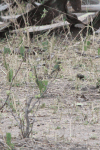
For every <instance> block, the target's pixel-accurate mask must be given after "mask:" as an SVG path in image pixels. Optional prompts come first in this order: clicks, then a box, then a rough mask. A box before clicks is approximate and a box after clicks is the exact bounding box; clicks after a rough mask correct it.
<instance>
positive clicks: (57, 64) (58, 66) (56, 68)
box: [51, 61, 61, 75]
mask: <svg viewBox="0 0 100 150" xmlns="http://www.w3.org/2000/svg"><path fill="white" fill-rule="evenodd" d="M60 65H61V62H60V61H58V62H56V64H55V65H54V67H53V70H52V72H51V75H52V74H53V73H54V72H56V71H60Z"/></svg>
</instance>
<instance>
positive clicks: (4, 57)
mask: <svg viewBox="0 0 100 150" xmlns="http://www.w3.org/2000/svg"><path fill="white" fill-rule="evenodd" d="M10 53H11V50H10V48H6V47H4V52H3V60H4V67H5V68H6V70H8V68H9V64H7V61H6V54H10Z"/></svg>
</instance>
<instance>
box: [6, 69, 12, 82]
mask: <svg viewBox="0 0 100 150" xmlns="http://www.w3.org/2000/svg"><path fill="white" fill-rule="evenodd" d="M7 79H8V81H9V82H12V79H13V69H10V70H9V71H8V74H7Z"/></svg>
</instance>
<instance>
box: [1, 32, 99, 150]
mask: <svg viewBox="0 0 100 150" xmlns="http://www.w3.org/2000/svg"><path fill="white" fill-rule="evenodd" d="M31 42H32V43H31V44H30V43H28V42H27V39H25V37H23V39H21V37H20V38H18V39H17V37H16V36H15V37H13V38H10V39H8V40H4V41H2V42H1V43H0V48H1V50H2V49H3V48H4V47H9V48H10V49H11V51H13V50H15V48H16V47H20V45H21V44H23V45H24V46H29V48H30V49H31V50H34V51H35V55H31V56H30V55H29V56H28V57H27V58H26V62H23V63H22V66H21V69H20V70H19V72H18V75H17V76H16V78H15V80H14V83H13V86H12V88H11V95H10V99H9V101H8V104H10V103H12V105H13V106H11V105H10V107H9V106H8V105H6V106H5V107H4V108H3V109H2V110H0V149H2V150H3V149H7V148H8V147H7V145H6V137H5V136H6V133H8V132H9V133H11V135H12V143H13V144H14V147H15V149H16V150H100V89H99V87H98V88H96V83H97V81H98V80H99V79H100V57H99V55H98V49H99V48H100V35H96V36H95V35H92V36H88V37H87V39H86V42H85V41H84V39H83V38H81V41H76V40H72V41H71V40H68V38H67V35H65V34H61V36H60V35H59V36H52V37H50V38H47V37H45V36H44V37H41V38H37V37H36V38H33V40H31ZM40 50H41V53H40ZM21 60H22V59H21V57H19V56H18V55H16V54H14V53H12V55H7V56H6V61H7V63H8V64H9V66H10V68H12V69H13V71H14V73H15V72H16V70H17V69H18V66H19V64H20V62H21ZM56 60H60V61H61V62H62V64H61V71H59V73H58V76H57V78H56V79H55V80H54V81H53V82H51V80H52V79H53V77H52V78H48V74H50V72H51V70H52V68H53V66H54V64H55V61H56ZM33 65H35V66H36V68H37V74H38V76H39V77H40V76H41V78H42V79H46V80H48V81H49V82H51V84H50V85H49V87H48V90H47V92H46V93H45V95H44V97H43V98H41V99H40V105H39V107H38V110H37V111H36V112H35V110H33V111H32V113H31V114H30V121H31V119H32V117H31V116H32V114H33V113H35V123H34V125H33V130H32V133H31V135H30V138H25V139H22V138H21V132H20V129H19V128H18V124H17V122H16V120H15V119H14V117H13V116H12V113H11V111H13V108H14V109H15V110H16V112H15V111H13V113H14V114H15V116H17V114H18V113H20V115H21V117H23V112H24V107H25V104H26V100H29V98H30V97H31V96H35V95H36V94H38V93H39V90H38V87H37V86H36V83H35V80H34V71H33V70H32V66H33ZM78 73H81V74H82V75H84V76H85V77H84V79H83V80H80V79H78V78H77V77H76V76H77V74H78ZM32 75H33V76H32ZM9 86H10V83H9V82H8V80H7V70H6V69H5V67H4V56H3V54H2V53H1V54H0V106H1V105H2V104H3V103H4V101H5V99H6V97H7V90H8V89H9ZM35 101H36V98H34V99H33V102H35Z"/></svg>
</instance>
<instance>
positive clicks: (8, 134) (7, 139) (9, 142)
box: [6, 133, 14, 150]
mask: <svg viewBox="0 0 100 150" xmlns="http://www.w3.org/2000/svg"><path fill="white" fill-rule="evenodd" d="M6 143H7V145H8V146H9V147H10V149H11V150H12V149H13V148H14V144H12V143H11V133H6ZM10 149H9V148H8V150H10Z"/></svg>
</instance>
